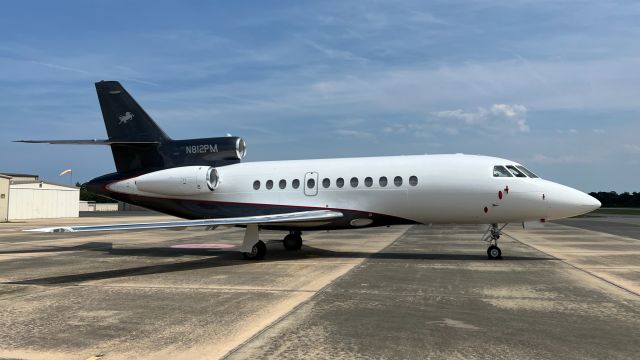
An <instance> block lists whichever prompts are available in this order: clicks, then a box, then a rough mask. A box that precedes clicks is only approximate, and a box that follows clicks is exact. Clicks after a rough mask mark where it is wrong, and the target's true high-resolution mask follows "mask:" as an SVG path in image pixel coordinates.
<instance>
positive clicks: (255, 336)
mask: <svg viewBox="0 0 640 360" xmlns="http://www.w3.org/2000/svg"><path fill="white" fill-rule="evenodd" d="M414 226H415V225H413V226H410V227H408V228H406V229H405V230H404V231H403V232H402V233H400V234H399V235H398V237H397V238H396V239H395V240H393V241H392V242H391V243H390V244H389V245H387V246H385V247H384V248H382V249H380V250H378V251H376V252H372V253H370V254H369V255H368V256H366V257H363V258H362V260H360V261H359V262H357V263H355V264H354V265H353V267H352V268H351V269H349V270H348V271H346V272H345V273H344V274H342V275H340V276H338V277H336V278H335V279H333V280H331V281H330V282H329V283H328V284H327V285H325V286H323V287H322V288H320V289H319V290H318V291H317V292H316V293H315V294H313V295H311V296H310V297H309V298H308V299H307V300H305V301H302V302H301V303H299V304H297V305H296V306H294V307H292V308H291V309H290V310H289V311H287V312H286V313H284V314H282V316H280V317H279V318H277V319H275V320H274V321H272V322H271V323H270V324H267V326H265V327H264V328H262V329H260V331H258V332H256V333H255V334H253V335H251V337H249V338H248V339H247V340H245V341H243V342H242V343H240V344H238V345H237V346H236V347H234V348H233V349H231V350H229V351H228V352H227V353H226V354H224V355H222V356H221V357H220V359H221V360H222V359H228V358H229V357H230V356H231V355H233V354H234V353H236V352H238V351H239V350H241V349H242V348H243V347H245V346H246V345H247V344H249V343H250V342H252V341H253V340H255V339H256V338H258V337H259V336H260V335H262V334H264V333H265V332H267V331H268V330H270V329H272V328H273V327H275V326H276V325H278V324H280V323H281V322H282V321H284V320H285V319H286V318H288V317H289V316H290V315H291V314H293V313H294V312H296V311H297V310H298V309H300V308H301V307H302V306H304V305H306V304H308V303H309V302H311V300H313V299H315V298H317V297H318V296H320V295H321V294H323V293H324V292H325V291H326V290H327V289H328V288H329V287H330V286H331V285H333V284H334V283H335V282H336V281H338V280H340V279H342V278H343V277H344V276H346V275H347V274H349V273H351V272H352V271H353V269H355V268H356V267H357V266H360V265H361V264H362V263H363V262H365V261H366V260H367V259H370V258H371V256H372V255H374V254H378V253H380V252H383V251H385V250H386V249H388V248H389V247H391V246H393V244H395V243H396V242H397V241H398V240H400V239H402V238H404V237H405V235H406V234H407V232H408V231H409V230H410V229H412V228H413V227H414Z"/></svg>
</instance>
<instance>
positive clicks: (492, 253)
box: [487, 245, 502, 260]
mask: <svg viewBox="0 0 640 360" xmlns="http://www.w3.org/2000/svg"><path fill="white" fill-rule="evenodd" d="M487 257H488V258H489V260H498V259H502V250H500V248H499V247H497V246H495V245H491V246H489V248H488V249H487Z"/></svg>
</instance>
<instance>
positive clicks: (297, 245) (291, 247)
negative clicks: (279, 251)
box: [282, 233, 302, 251]
mask: <svg viewBox="0 0 640 360" xmlns="http://www.w3.org/2000/svg"><path fill="white" fill-rule="evenodd" d="M282 245H284V248H285V249H286V250H287V251H298V250H300V249H301V248H302V236H300V235H298V234H296V233H291V234H289V235H287V236H285V237H284V240H282Z"/></svg>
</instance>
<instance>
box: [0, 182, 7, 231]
mask: <svg viewBox="0 0 640 360" xmlns="http://www.w3.org/2000/svg"><path fill="white" fill-rule="evenodd" d="M8 213H9V178H5V177H0V222H5V221H8V220H9V214H8Z"/></svg>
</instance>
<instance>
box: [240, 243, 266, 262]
mask: <svg viewBox="0 0 640 360" xmlns="http://www.w3.org/2000/svg"><path fill="white" fill-rule="evenodd" d="M266 254H267V245H265V243H264V242H262V240H259V241H258V242H257V243H256V244H255V245H253V247H252V248H251V252H250V253H247V252H245V253H242V256H243V257H244V258H245V259H246V260H262V259H264V256H265V255H266Z"/></svg>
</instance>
